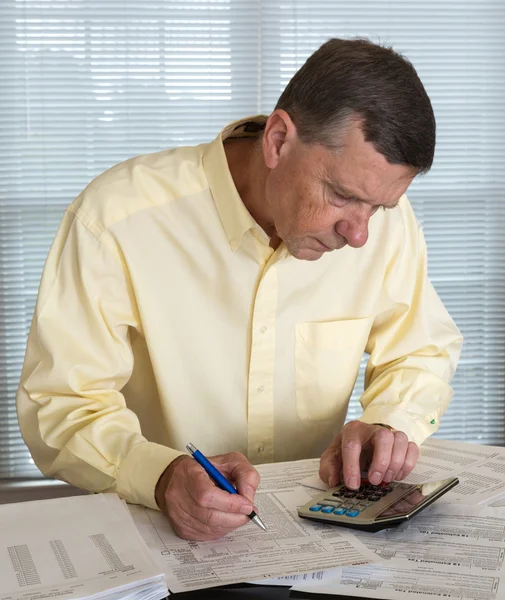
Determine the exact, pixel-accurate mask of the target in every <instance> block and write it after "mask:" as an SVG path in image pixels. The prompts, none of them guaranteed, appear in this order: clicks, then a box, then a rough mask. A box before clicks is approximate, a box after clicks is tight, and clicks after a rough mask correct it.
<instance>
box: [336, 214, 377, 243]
mask: <svg viewBox="0 0 505 600" xmlns="http://www.w3.org/2000/svg"><path fill="white" fill-rule="evenodd" d="M371 214H372V213H371V210H370V207H368V206H365V207H363V208H360V209H358V210H355V211H353V213H352V214H350V215H346V216H345V217H344V218H343V219H341V220H340V221H338V222H337V223H336V225H335V231H336V232H337V233H338V234H339V235H341V236H343V237H344V238H345V239H346V240H347V243H348V244H349V246H351V247H352V248H361V247H362V246H364V245H365V244H366V241H367V240H368V222H369V220H370V217H371Z"/></svg>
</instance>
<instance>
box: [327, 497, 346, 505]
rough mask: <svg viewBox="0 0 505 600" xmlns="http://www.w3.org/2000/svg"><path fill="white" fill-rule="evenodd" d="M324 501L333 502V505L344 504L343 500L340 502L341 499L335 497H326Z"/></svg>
mask: <svg viewBox="0 0 505 600" xmlns="http://www.w3.org/2000/svg"><path fill="white" fill-rule="evenodd" d="M324 501H325V502H331V504H332V506H333V507H336V506H340V505H341V504H342V502H340V501H339V500H335V498H325V499H324Z"/></svg>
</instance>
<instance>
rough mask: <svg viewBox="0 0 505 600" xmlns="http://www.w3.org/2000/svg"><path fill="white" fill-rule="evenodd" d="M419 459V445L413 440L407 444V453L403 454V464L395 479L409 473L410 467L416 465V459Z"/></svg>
mask: <svg viewBox="0 0 505 600" xmlns="http://www.w3.org/2000/svg"><path fill="white" fill-rule="evenodd" d="M418 459H419V446H418V445H417V444H415V443H414V442H409V443H408V446H407V454H406V455H405V460H404V462H403V466H402V467H401V469H400V471H399V473H398V475H397V476H396V478H397V479H405V477H407V475H409V473H411V471H412V469H413V468H414V467H415V466H416V464H417V461H418Z"/></svg>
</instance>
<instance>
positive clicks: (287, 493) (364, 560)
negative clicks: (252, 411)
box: [130, 460, 378, 593]
mask: <svg viewBox="0 0 505 600" xmlns="http://www.w3.org/2000/svg"><path fill="white" fill-rule="evenodd" d="M317 462H318V461H314V460H308V461H296V462H289V463H275V464H268V465H260V466H258V470H259V472H260V474H261V485H260V489H259V490H258V493H257V494H256V498H255V505H256V506H257V507H258V512H259V515H260V516H261V519H262V521H263V522H264V523H265V525H266V527H267V531H266V532H265V531H262V530H260V529H259V528H258V527H257V526H256V525H254V524H253V523H248V524H247V525H245V526H244V527H241V528H240V529H238V530H236V531H234V532H233V533H232V534H231V535H228V536H226V537H224V538H222V539H220V540H217V541H214V542H192V541H184V540H181V539H180V538H178V537H177V536H176V535H175V534H174V532H173V530H172V528H171V527H170V524H169V522H168V520H167V519H166V518H165V517H164V516H163V515H162V514H161V513H159V512H157V511H153V510H149V509H146V508H142V507H140V506H130V511H131V514H132V516H133V519H134V521H135V524H136V525H137V528H138V529H139V531H140V534H141V535H142V537H143V538H144V540H145V542H146V543H147V545H148V546H149V548H150V549H151V550H152V552H153V553H154V554H155V556H156V557H157V559H159V558H161V559H162V560H163V562H164V565H165V575H166V578H167V582H168V587H169V589H170V591H171V592H174V593H175V592H185V591H190V590H197V589H202V588H207V587H213V586H218V585H225V584H231V583H240V582H243V581H250V580H254V579H260V578H265V577H279V576H281V575H290V574H295V573H307V572H311V571H316V570H319V569H321V568H323V569H330V568H333V567H337V566H343V565H351V564H352V565H359V564H368V563H369V562H371V561H374V560H378V557H377V555H376V554H375V552H373V551H371V550H368V549H367V548H366V547H365V546H364V544H362V542H360V541H359V540H358V539H357V538H356V537H355V536H353V535H352V534H351V533H350V532H348V531H347V530H345V529H343V528H340V527H331V526H329V527H326V528H324V529H321V528H320V527H317V524H316V523H313V522H311V521H306V520H303V519H300V518H299V517H298V514H297V508H298V506H300V505H301V504H304V503H305V502H307V501H308V500H310V498H311V497H312V496H313V494H314V491H313V490H312V491H311V490H307V489H306V488H304V487H303V486H301V485H299V484H297V483H296V481H297V480H298V479H301V478H302V477H306V476H307V475H308V474H309V473H313V472H314V469H316V468H317Z"/></svg>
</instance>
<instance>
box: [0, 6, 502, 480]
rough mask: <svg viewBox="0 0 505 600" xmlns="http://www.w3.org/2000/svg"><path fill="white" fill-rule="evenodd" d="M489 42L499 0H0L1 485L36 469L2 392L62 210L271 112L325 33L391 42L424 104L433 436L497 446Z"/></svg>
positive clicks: (497, 63) (495, 203)
mask: <svg viewBox="0 0 505 600" xmlns="http://www.w3.org/2000/svg"><path fill="white" fill-rule="evenodd" d="M503 31H505V4H503V2H502V0H480V1H479V2H477V1H471V2H470V1H466V2H465V1H460V2H455V1H454V0H437V1H434V0H419V1H418V2H416V3H415V4H414V3H412V2H409V1H408V0H393V1H390V2H386V1H383V0H368V1H365V0H354V2H352V3H351V2H342V1H338V0H331V1H330V0H328V1H323V0H312V1H310V2H309V1H301V0H300V1H297V0H284V1H282V2H279V1H277V0H268V2H265V1H261V0H180V1H170V0H165V1H164V2H150V1H147V2H138V1H134V0H2V2H1V3H0V75H1V82H2V83H1V85H0V447H1V449H2V451H1V453H0V478H1V477H27V476H37V474H38V471H37V469H36V468H35V467H34V465H33V463H32V461H31V459H30V456H29V453H28V451H27V449H26V447H25V446H24V444H23V442H22V440H21V437H20V435H19V431H18V428H17V420H16V413H15V404H14V396H15V391H16V387H17V382H18V378H19V373H20V368H21V364H22V360H23V355H24V347H25V342H26V336H27V333H28V329H29V325H30V321H31V316H32V312H33V307H34V302H35V298H36V293H37V285H38V281H39V277H40V273H41V269H42V266H43V263H44V259H45V256H46V254H47V251H48V249H49V245H50V243H51V240H52V238H53V235H54V232H55V230H56V227H57V225H58V222H59V220H60V218H61V216H62V214H63V210H64V207H65V206H66V205H68V204H69V203H70V202H71V200H72V199H73V198H74V197H75V196H76V195H77V194H78V193H79V191H80V190H81V189H82V188H83V187H84V186H85V185H86V184H87V183H88V181H89V180H91V179H92V178H93V177H94V176H96V175H97V174H98V173H100V172H102V171H103V170H105V169H106V168H108V167H110V166H111V165H113V164H115V163H116V162H119V161H121V160H124V159H125V158H127V157H130V156H133V155H136V154H141V153H144V152H153V151H157V150H160V149H163V148H166V147H172V146H177V145H182V144H195V143H200V142H203V141H207V140H210V139H211V138H212V137H214V136H215V135H216V133H217V132H218V131H219V129H220V128H221V127H222V126H223V125H224V124H226V123H227V122H229V121H231V120H233V119H235V118H240V117H242V116H246V115H249V114H254V113H257V112H269V111H270V110H271V109H272V108H273V106H274V104H275V101H276V99H277V97H278V96H279V94H280V92H281V91H282V89H283V88H284V86H285V84H286V83H287V81H288V80H289V78H290V77H291V76H292V75H293V73H294V72H295V70H296V69H297V68H298V67H299V66H301V64H302V63H303V61H304V60H305V59H306V57H307V56H308V55H309V54H310V53H311V52H312V51H313V50H315V49H316V48H317V47H318V46H319V45H320V44H321V43H322V42H324V41H325V40H326V39H328V38H329V37H335V36H341V37H355V36H360V37H370V38H371V39H372V40H374V41H380V42H382V43H387V44H391V45H393V46H394V47H395V48H396V49H397V50H399V51H400V52H403V53H404V54H406V55H407V56H408V57H409V58H410V59H411V60H412V62H413V63H414V65H415V66H416V68H417V69H418V72H419V74H420V76H421V78H422V79H423V81H424V83H425V85H426V87H427V89H428V92H429V94H430V96H431V98H432V101H433V104H434V108H435V112H436V115H437V121H438V146H437V155H436V161H435V166H434V168H433V170H432V172H431V173H430V174H428V175H427V176H424V177H422V178H420V179H419V181H417V182H416V183H415V184H414V185H413V186H412V188H411V192H410V194H409V195H410V198H411V201H412V203H413V205H414V208H415V210H416V212H417V215H418V218H419V219H420V221H421V222H422V224H423V226H424V229H425V234H426V239H427V243H428V248H429V252H430V254H429V257H430V274H431V277H432V280H433V282H434V284H435V286H436V288H437V290H438V292H439V293H440V295H441V296H442V299H443V300H444V302H445V303H446V305H447V307H448V308H449V310H450V312H451V313H452V315H453V316H454V318H455V319H456V321H457V323H458V325H459V326H460V328H461V329H462V331H463V333H464V335H465V338H466V340H465V348H464V353H463V357H462V360H461V363H460V367H459V369H458V372H457V375H456V379H455V381H454V387H455V390H456V395H455V399H454V400H453V403H452V405H451V408H450V409H449V411H448V413H447V414H446V417H445V420H444V421H443V425H442V427H441V430H440V435H443V436H444V437H447V438H455V439H466V440H470V441H472V440H473V441H479V442H481V443H503V442H504V438H505V431H504V413H505V407H504V404H505V402H504V400H505V391H504V388H505V373H504V366H505V365H504V363H505V360H504V358H505V309H504V302H503V293H504V292H505V264H504V263H505V252H504V245H505V242H504V239H505V237H504V235H503V233H502V232H503V229H504V225H505V202H504V200H505V198H504V195H505V192H504V178H505V176H504V166H505V165H504V163H505V111H504V110H503V107H502V103H501V98H503V96H504V95H505V36H503ZM69 326H70V324H69ZM362 385H363V384H362V377H361V379H360V381H359V382H358V384H357V388H356V391H355V394H354V395H353V401H352V408H351V412H350V415H349V416H350V417H353V416H356V415H358V414H359V408H358V405H357V397H358V396H359V391H360V388H362Z"/></svg>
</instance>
